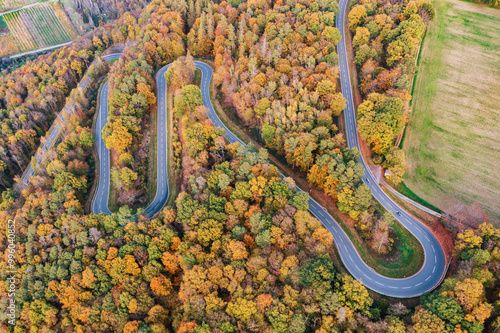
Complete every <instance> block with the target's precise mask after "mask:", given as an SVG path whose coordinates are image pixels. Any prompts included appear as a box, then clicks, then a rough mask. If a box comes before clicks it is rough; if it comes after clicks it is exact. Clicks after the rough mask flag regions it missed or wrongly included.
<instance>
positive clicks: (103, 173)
mask: <svg viewBox="0 0 500 333" xmlns="http://www.w3.org/2000/svg"><path fill="white" fill-rule="evenodd" d="M171 65H172V64H168V65H166V66H164V67H163V68H162V69H160V70H159V71H158V73H157V74H156V84H157V87H158V94H157V95H158V98H157V103H158V117H157V140H156V141H157V146H156V152H157V156H156V157H157V159H156V166H157V168H156V170H157V175H156V177H157V182H156V195H155V197H154V199H153V201H152V202H151V204H149V206H148V207H147V208H146V214H147V215H148V216H149V217H153V216H154V215H155V214H156V213H158V212H159V211H160V210H161V209H162V208H163V206H165V204H166V203H167V200H168V195H169V188H168V165H167V158H168V151H167V149H168V145H167V130H168V127H167V82H166V81H165V72H166V71H167V70H168V69H169V68H170V66H171ZM108 110H109V104H108V82H107V81H106V83H104V85H103V87H102V90H101V96H100V100H99V114H98V116H97V123H96V126H95V136H96V150H97V154H98V156H99V185H98V187H97V190H96V192H95V193H94V198H93V200H92V212H93V213H94V214H99V213H106V214H111V211H110V210H109V207H108V199H109V189H110V169H111V167H110V161H109V149H107V148H106V144H105V143H104V139H103V137H102V129H103V128H104V126H105V125H106V123H107V122H108Z"/></svg>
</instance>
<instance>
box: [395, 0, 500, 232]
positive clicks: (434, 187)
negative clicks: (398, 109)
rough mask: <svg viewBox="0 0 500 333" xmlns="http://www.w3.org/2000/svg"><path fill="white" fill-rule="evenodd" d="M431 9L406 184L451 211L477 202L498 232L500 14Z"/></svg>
mask: <svg viewBox="0 0 500 333" xmlns="http://www.w3.org/2000/svg"><path fill="white" fill-rule="evenodd" d="M434 6H435V8H436V13H437V16H436V20H435V21H434V22H433V23H432V24H431V25H430V26H429V29H428V32H427V35H426V37H425V41H424V45H423V47H422V54H421V59H420V65H419V69H418V74H417V79H416V83H415V90H414V96H413V98H414V100H413V114H412V118H411V120H410V123H409V126H408V129H407V133H406V137H405V142H404V151H405V153H406V158H407V174H406V176H405V183H406V185H407V186H408V188H410V189H411V190H412V191H413V192H414V193H415V194H416V195H418V196H420V197H421V198H422V199H424V200H426V201H428V202H431V203H432V204H433V205H435V206H437V207H439V208H440V209H442V210H444V211H447V212H452V211H454V209H456V208H457V206H459V205H461V204H471V203H477V204H479V205H480V206H481V208H482V209H483V210H484V212H485V213H486V214H487V215H489V216H490V217H491V218H492V221H494V223H496V225H497V226H499V225H500V224H499V222H498V221H499V219H500V201H499V200H500V199H499V198H500V177H499V176H498V174H497V172H498V170H499V169H500V134H499V130H498V128H499V119H500V107H499V105H500V95H499V94H498V92H499V91H500V65H499V64H500V29H498V23H499V22H500V10H498V9H493V8H488V7H486V6H483V5H478V4H473V3H468V2H462V1H459V0H435V1H434ZM495 221H497V222H495Z"/></svg>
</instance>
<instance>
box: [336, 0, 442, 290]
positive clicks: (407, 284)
mask: <svg viewBox="0 0 500 333" xmlns="http://www.w3.org/2000/svg"><path fill="white" fill-rule="evenodd" d="M347 5H348V0H341V1H340V14H339V16H338V18H337V28H338V29H339V31H340V34H341V36H344V38H342V41H340V42H339V43H338V45H337V50H338V54H339V65H340V80H341V85H342V94H343V95H344V97H345V98H346V99H347V107H346V109H345V110H344V117H345V123H346V133H347V144H348V146H349V147H350V148H354V147H356V148H358V150H360V151H361V149H360V146H359V138H358V130H357V126H356V113H355V109H354V103H353V98H352V86H351V79H350V75H349V66H348V61H347V52H346V42H345V36H346V34H345V31H344V29H345V16H346V8H347ZM361 164H362V165H363V168H364V177H363V182H364V183H365V184H366V185H368V187H369V188H370V190H371V191H372V194H373V196H374V197H375V198H376V199H377V200H378V201H379V202H380V203H381V204H382V206H384V208H385V209H387V210H389V211H391V212H392V213H393V215H394V217H395V218H396V219H397V220H398V221H399V222H400V223H401V224H402V225H403V226H404V227H405V228H407V229H408V230H409V231H410V232H411V233H412V234H413V235H414V236H415V237H416V238H417V239H418V240H419V241H420V243H421V244H422V247H423V249H424V252H425V262H424V265H423V266H422V268H421V270H420V271H419V272H418V273H417V274H415V275H413V276H411V277H409V278H406V279H389V278H386V277H381V276H380V275H378V274H374V272H373V271H371V272H369V271H367V267H368V266H366V265H365V264H364V263H363V264H362V265H360V263H359V260H358V259H351V258H350V256H349V255H348V257H349V259H348V260H346V258H345V256H343V255H341V257H342V261H344V264H345V265H346V267H347V268H348V270H349V272H350V273H351V274H352V275H353V276H355V277H356V278H357V279H360V280H361V279H362V282H363V284H364V285H366V286H367V287H368V288H370V289H372V290H375V291H377V292H379V293H381V294H385V295H389V296H394V297H411V296H418V295H420V294H422V293H424V292H426V291H430V290H432V289H433V288H435V287H436V286H437V285H438V284H439V283H440V282H441V280H442V278H443V277H444V275H445V273H446V270H447V265H446V258H445V255H444V253H443V250H442V248H441V246H440V244H439V242H438V241H437V239H436V238H435V237H434V235H433V234H432V232H431V231H430V230H429V229H428V228H427V226H425V225H424V224H422V223H421V222H419V221H417V220H416V219H414V218H413V217H412V216H410V215H409V214H408V213H406V212H405V211H404V210H403V209H402V208H401V207H399V206H398V205H397V204H396V203H395V202H394V201H392V200H391V198H389V197H388V196H387V194H385V192H384V191H383V190H382V189H381V188H380V186H379V184H378V182H377V181H376V180H375V177H374V175H373V174H372V172H371V171H370V168H368V167H367V165H366V163H365V160H364V159H363V157H361ZM334 237H335V234H334ZM337 244H338V245H340V246H339V248H342V245H341V244H339V243H337ZM351 256H352V257H353V258H354V257H358V256H357V254H356V255H354V254H353V253H351ZM346 261H347V263H348V264H346ZM352 264H354V267H353V265H352ZM360 267H362V269H360Z"/></svg>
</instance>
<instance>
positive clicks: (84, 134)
mask: <svg viewBox="0 0 500 333" xmlns="http://www.w3.org/2000/svg"><path fill="white" fill-rule="evenodd" d="M87 2H88V3H87ZM89 3H92V1H82V2H81V4H80V6H83V7H85V6H87V7H88V8H91V9H92V8H94V7H93V6H92V5H89ZM98 4H99V11H98V12H97V9H96V8H98V7H95V8H94V10H95V11H96V12H95V15H101V14H102V13H105V12H106V11H109V12H110V13H112V15H111V14H110V15H109V17H107V18H105V19H101V20H99V22H100V24H97V22H96V24H95V25H96V27H95V28H94V29H93V30H92V31H90V32H88V33H86V34H83V35H81V36H80V37H79V38H78V39H76V40H75V41H74V42H73V43H72V44H70V45H67V46H64V47H62V48H60V49H57V50H55V51H53V52H49V53H47V54H44V55H41V56H39V57H38V58H37V59H35V60H30V61H27V63H26V65H24V66H21V67H19V68H17V69H13V70H10V71H4V72H2V73H1V74H0V127H1V130H0V191H1V192H2V193H1V198H0V227H1V228H2V232H1V233H0V254H1V255H0V279H1V281H2V283H0V285H1V286H2V287H0V295H1V299H0V331H2V332H4V331H5V332H15V333H22V332H33V333H34V332H37V333H49V332H82V333H83V332H89V333H90V332H125V333H131V332H144V333H145V332H151V333H160V332H192V333H205V332H207V333H208V332H216V333H233V332H283V333H284V332H292V333H302V332H317V333H327V332H393V333H397V332H415V333H427V332H432V333H438V332H456V333H458V332H469V333H480V332H492V333H494V332H500V278H499V276H500V229H497V228H495V227H494V226H493V225H492V224H491V223H490V222H491V221H489V220H488V218H487V217H486V216H485V215H484V214H481V212H479V213H477V212H476V211H474V212H472V211H471V212H470V214H464V215H463V216H462V218H460V217H459V218H458V219H457V218H455V219H453V220H452V219H447V218H442V219H435V220H433V222H429V221H425V219H424V218H422V220H424V222H423V223H427V224H428V225H430V226H433V230H439V232H441V233H442V235H441V236H442V237H441V238H440V241H441V239H444V241H443V242H444V244H445V245H443V248H444V250H445V252H446V255H447V256H448V258H450V260H449V262H450V266H449V269H448V273H447V275H446V277H445V278H444V280H443V281H442V283H441V284H440V285H439V286H438V287H437V288H436V289H435V290H433V291H431V292H427V293H425V294H423V295H422V296H420V297H414V298H409V299H396V298H391V297H385V296H383V295H380V294H377V293H375V292H373V291H371V290H370V289H368V288H366V287H365V286H364V285H363V283H362V281H359V280H357V279H355V278H354V277H353V276H352V275H351V274H349V272H348V270H347V269H346V267H345V266H344V265H343V264H342V261H341V260H340V258H339V254H338V251H337V250H336V244H335V242H334V239H333V237H332V235H331V233H330V232H329V231H328V230H327V228H326V227H325V226H324V225H323V224H322V223H321V222H320V221H319V220H318V219H317V218H316V217H315V216H314V215H313V214H311V213H310V212H309V208H310V207H309V201H308V200H309V198H310V195H311V196H314V198H315V199H316V200H318V202H320V203H321V204H322V205H328V211H329V212H330V213H331V214H334V218H335V220H336V221H338V222H339V223H340V224H341V225H342V228H344V230H346V233H347V234H348V235H349V237H350V238H351V240H352V242H353V244H354V245H353V246H355V247H356V249H357V251H358V252H360V253H363V255H364V256H365V257H363V259H364V260H365V258H368V257H370V258H375V259H372V260H373V262H375V264H374V265H382V266H383V265H386V267H396V266H398V267H399V266H401V267H402V268H400V271H401V272H405V274H406V271H407V270H411V268H408V267H410V266H411V261H413V262H416V263H418V265H421V263H422V262H423V261H424V255H423V253H422V251H421V250H419V249H418V248H415V249H414V250H411V251H410V250H409V249H408V248H409V245H408V244H416V245H418V246H420V244H419V243H418V241H417V240H416V239H415V238H414V237H413V235H412V234H411V233H410V232H408V231H407V230H406V229H404V228H403V227H402V226H401V225H400V224H399V222H398V221H397V219H396V218H395V217H394V216H393V215H392V214H391V212H389V211H388V210H386V209H385V208H384V207H383V206H382V205H381V204H380V203H379V202H378V201H377V200H375V198H374V197H373V196H372V192H371V191H370V189H369V187H368V186H367V185H366V184H365V183H364V182H363V181H362V178H363V175H364V173H363V167H362V165H361V154H362V153H363V154H364V156H366V157H365V158H368V159H369V160H370V161H371V162H374V163H375V164H377V165H379V166H381V167H383V168H384V169H386V170H388V171H389V176H388V177H387V180H388V181H389V182H391V184H398V183H399V182H401V179H402V177H403V175H404V173H405V156H404V153H403V151H402V150H401V149H400V148H399V147H398V146H399V141H400V139H401V135H402V134H403V131H404V129H405V125H406V123H407V121H408V115H409V103H410V101H411V98H412V96H411V93H412V92H411V85H412V82H413V76H414V74H415V71H416V65H415V59H416V57H417V53H418V49H419V47H420V44H421V42H422V38H423V36H424V33H425V29H426V25H427V24H428V23H429V22H431V21H432V20H433V19H434V15H435V13H434V9H433V7H432V3H431V1H430V0H402V1H392V0H391V1H380V0H379V1H377V0H359V1H356V0H354V1H351V2H350V4H349V5H348V8H347V10H348V15H347V16H346V17H347V22H346V24H347V26H346V30H348V31H349V32H348V34H346V36H342V35H341V33H340V31H339V29H337V27H336V19H337V17H338V14H339V12H340V7H339V4H338V3H337V2H336V1H328V0H315V1H313V0H277V1H274V0H273V1H271V0H249V1H243V0H229V1H222V2H221V1H217V0H180V1H176V0H153V1H152V2H150V3H146V2H143V1H141V2H137V3H135V2H133V1H127V2H126V3H125V4H121V5H119V4H113V2H111V1H109V2H108V1H99V2H98ZM96 6H97V4H96ZM344 38H349V41H348V45H350V48H351V49H350V52H351V53H350V54H351V58H352V59H351V60H352V68H354V69H355V70H356V73H351V75H352V76H353V77H355V78H356V82H357V89H358V91H359V92H360V94H359V96H358V102H357V104H358V105H357V115H356V117H357V122H358V129H359V135H360V139H362V140H363V147H364V148H366V149H365V150H366V151H363V152H361V151H360V150H358V149H356V148H353V149H350V148H349V147H348V145H347V141H346V134H345V128H346V124H345V121H344V118H343V111H344V109H345V108H346V99H345V98H344V96H343V95H342V90H341V84H340V68H339V56H338V50H337V44H338V43H339V42H340V41H341V40H343V39H344ZM114 53H121V56H120V57H119V59H117V60H116V61H105V60H103V58H102V57H103V56H105V55H109V54H114ZM195 60H200V61H204V62H206V63H207V64H209V65H210V66H211V68H212V69H213V79H212V82H211V87H210V95H211V96H210V97H211V99H212V100H213V101H214V103H216V111H217V112H218V113H219V114H220V115H221V118H222V119H226V122H227V124H229V125H228V127H230V126H237V127H238V130H237V131H235V133H242V134H241V135H240V136H241V138H242V139H244V140H245V141H246V142H247V143H248V145H247V146H244V145H240V144H238V143H231V142H229V141H228V140H227V139H226V137H225V134H226V133H225V131H224V130H223V129H221V128H219V127H215V126H214V125H213V123H212V121H211V120H210V118H209V117H208V112H207V108H206V107H205V106H204V105H203V96H202V91H201V89H200V75H201V72H200V71H199V70H197V69H196V67H195V64H194V61H195ZM169 63H173V64H172V66H171V68H170V69H169V70H168V71H167V72H166V76H165V78H166V82H167V85H168V89H167V105H166V108H167V119H168V120H167V124H168V131H167V133H168V134H167V135H168V154H169V155H168V156H169V162H168V163H169V164H168V174H169V182H170V184H169V185H170V197H169V200H168V202H167V204H166V205H165V207H164V208H163V209H162V210H161V212H160V213H158V214H157V215H156V216H148V215H147V214H146V212H145V207H146V206H147V205H148V204H149V203H150V202H151V200H152V198H153V197H154V194H155V189H156V187H155V186H156V185H155V184H156V182H157V178H156V154H158V152H157V151H156V142H157V139H158V136H159V135H162V134H164V133H160V132H159V131H158V130H157V129H156V119H157V116H158V112H159V110H158V107H157V98H158V94H159V87H158V86H157V83H156V82H157V81H156V79H155V78H156V74H157V72H158V70H159V69H160V68H162V67H163V66H165V65H166V64H169ZM105 80H108V84H109V88H108V96H109V97H108V103H109V104H108V106H109V117H108V122H107V124H106V126H105V127H104V130H103V132H102V135H103V138H104V142H105V145H106V147H107V148H108V149H109V150H110V155H111V166H110V167H111V171H110V175H111V180H110V198H109V206H110V208H111V210H112V211H113V214H111V215H108V214H104V213H101V214H92V213H91V204H92V199H93V195H94V193H95V191H96V187H97V184H98V182H99V163H100V162H99V160H98V158H97V154H96V150H95V143H96V142H95V141H96V140H95V121H96V118H97V112H98V110H99V96H100V94H102V90H101V86H102V84H103V82H105ZM82 82H85V85H84V87H83V88H82V84H81V83H82ZM63 108H65V110H67V112H65V114H64V119H62V118H61V117H62V112H60V111H61V110H62V109H63ZM61 119H62V121H61ZM54 123H57V124H61V125H60V126H62V131H61V134H60V135H59V136H58V138H57V142H56V144H55V145H54V147H53V148H51V149H49V150H48V151H46V152H42V151H41V150H40V149H39V147H40V146H43V145H44V144H45V143H46V140H47V137H46V134H47V132H48V131H49V128H50V127H51V125H52V124H54ZM37 151H38V154H39V155H40V156H42V157H43V158H42V162H41V163H39V162H38V161H37V159H36V158H34V157H32V156H34V155H35V153H36V152H37ZM37 156H38V155H37ZM29 165H31V166H32V168H33V169H34V170H35V174H34V175H33V176H32V177H31V178H30V180H29V183H28V184H26V186H19V184H20V179H21V177H22V174H23V171H24V170H25V169H26V168H27V167H28V166H29ZM280 166H284V167H285V168H286V169H284V170H285V171H286V172H284V174H285V176H284V177H283V179H282V178H281V177H280V171H283V170H282V168H281V167H280ZM297 185H300V186H301V187H302V188H303V189H304V190H306V189H307V190H306V191H300V190H298V188H297ZM304 186H306V187H304ZM471 210H472V208H471ZM9 220H12V221H15V225H16V234H15V244H16V247H15V253H16V255H15V276H16V279H17V281H16V293H15V304H16V308H17V310H16V314H15V325H12V324H10V323H9V320H11V318H9V317H8V316H7V313H8V311H7V306H8V302H7V299H8V297H7V296H8V290H9V289H8V288H9V286H8V285H9V283H8V282H7V281H8V280H7V277H9V276H10V274H11V272H10V271H11V270H12V269H11V268H9V264H8V263H9V247H8V244H9V241H8V237H7V234H6V233H5V232H4V231H3V230H7V228H8V226H7V224H8V221H9ZM411 242H414V243H411ZM405 244H406V246H405ZM446 244H448V247H446ZM419 251H420V252H419ZM391 265H392V266H391ZM405 265H409V266H405ZM419 267H420V266H418V267H417V266H416V267H414V271H411V272H410V273H409V275H410V274H413V273H416V272H417V271H418V269H419ZM376 269H377V271H379V268H377V267H376ZM396 277H403V273H401V276H396Z"/></svg>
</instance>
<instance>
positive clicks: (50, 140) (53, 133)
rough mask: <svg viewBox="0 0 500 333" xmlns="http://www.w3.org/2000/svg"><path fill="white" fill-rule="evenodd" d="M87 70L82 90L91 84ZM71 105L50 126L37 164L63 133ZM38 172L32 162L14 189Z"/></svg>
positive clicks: (117, 55)
mask: <svg viewBox="0 0 500 333" xmlns="http://www.w3.org/2000/svg"><path fill="white" fill-rule="evenodd" d="M120 56H121V53H113V54H108V55H106V56H103V57H102V59H103V60H104V61H111V60H115V59H118V58H120ZM94 62H95V61H93V62H92V64H91V65H90V66H89V67H88V68H90V67H91V66H92V65H93V64H94ZM87 72H88V69H87V71H85V74H84V75H83V78H82V79H81V80H80V83H79V84H78V88H81V89H82V91H85V89H86V88H87V86H88V84H89V82H90V81H89V78H88V76H87ZM69 106H70V105H68V104H66V105H65V106H64V108H63V109H62V110H61V112H60V113H59V114H58V116H57V118H56V120H55V121H54V123H53V124H52V126H51V127H50V129H49V130H48V131H47V133H48V134H47V135H45V143H44V144H41V145H40V147H38V149H37V152H36V153H35V159H36V162H37V166H38V165H40V163H42V162H43V160H44V159H45V155H46V153H47V152H48V151H49V150H50V149H51V148H52V147H53V146H54V144H55V142H56V139H57V138H58V137H59V134H61V132H62V130H63V129H64V126H61V121H62V120H60V119H61V118H66V116H68V114H69V111H68V110H67V109H68V108H69ZM35 173H36V170H34V169H33V167H32V166H31V163H30V164H29V165H28V166H27V167H26V169H25V170H24V172H23V173H22V175H21V177H20V178H21V182H20V183H19V184H16V185H15V186H14V189H16V190H22V189H23V188H25V187H26V186H27V185H28V181H29V179H30V178H31V177H32V176H33V175H34V174H35Z"/></svg>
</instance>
